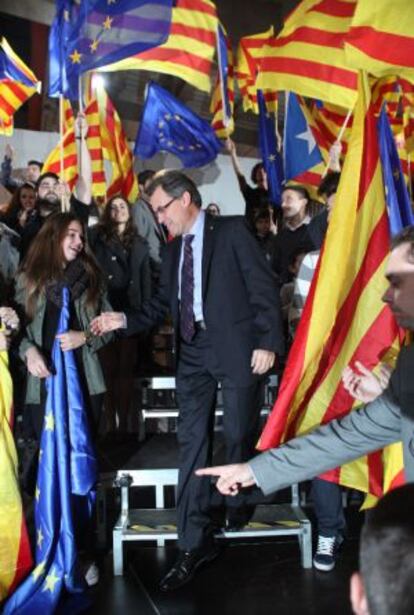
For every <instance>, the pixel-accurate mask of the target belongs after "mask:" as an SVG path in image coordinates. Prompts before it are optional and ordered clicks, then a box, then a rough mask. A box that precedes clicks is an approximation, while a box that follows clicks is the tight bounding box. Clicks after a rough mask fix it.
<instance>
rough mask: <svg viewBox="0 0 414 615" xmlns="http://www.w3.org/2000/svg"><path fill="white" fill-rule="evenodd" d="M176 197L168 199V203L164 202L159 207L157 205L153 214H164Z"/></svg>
mask: <svg viewBox="0 0 414 615" xmlns="http://www.w3.org/2000/svg"><path fill="white" fill-rule="evenodd" d="M177 199H178V197H177V196H175V197H174V198H172V199H171V201H168V203H165V205H160V207H158V208H157V209H156V210H155V209H154V214H155V215H156V216H157V217H158V216H159V215H160V214H164V213H165V212H166V211H167V209H168V208H169V206H170V205H172V204H173V203H174V201H176V200H177Z"/></svg>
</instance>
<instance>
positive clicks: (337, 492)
mask: <svg viewBox="0 0 414 615" xmlns="http://www.w3.org/2000/svg"><path fill="white" fill-rule="evenodd" d="M312 499H313V504H314V508H315V515H316V519H317V523H318V534H320V535H321V536H342V535H343V534H344V532H345V526H346V523H345V517H344V510H343V506H342V488H341V487H340V485H337V484H336V483H331V482H330V481H327V480H323V479H322V478H314V479H313V481H312Z"/></svg>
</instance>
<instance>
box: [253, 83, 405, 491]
mask: <svg viewBox="0 0 414 615" xmlns="http://www.w3.org/2000/svg"><path fill="white" fill-rule="evenodd" d="M376 122H377V120H376V117H375V115H374V113H373V110H372V105H370V91H369V88H368V86H367V80H366V78H365V77H363V76H361V81H360V88H359V96H358V102H357V106H356V109H355V114H354V123H353V128H352V134H351V138H350V141H349V149H348V154H347V156H346V158H345V164H344V167H343V170H342V176H341V181H340V184H339V187H338V192H337V195H336V200H335V207H334V209H333V212H332V217H331V221H330V223H329V227H328V231H327V235H326V238H325V243H324V247H323V249H322V253H321V257H320V259H319V264H318V267H317V270H316V272H315V276H314V278H313V281H312V285H311V289H310V293H309V295H308V299H307V301H306V304H305V308H304V312H303V316H302V318H301V321H300V323H299V327H298V329H297V333H296V337H295V340H294V342H293V345H292V348H291V351H290V354H289V357H288V361H287V365H286V369H285V372H284V375H283V379H282V383H281V387H280V392H279V395H278V398H277V400H276V403H275V406H274V408H273V412H272V413H271V415H270V417H269V420H268V422H267V424H266V426H265V429H264V431H263V433H262V436H261V438H260V443H259V448H260V449H261V450H265V449H268V448H270V447H273V446H277V445H278V444H280V443H281V442H284V441H287V440H289V439H291V438H292V437H294V436H295V435H299V434H303V433H306V432H308V431H310V430H312V429H313V428H314V427H315V426H317V425H320V424H323V423H327V422H329V421H330V420H332V419H334V418H338V417H341V416H343V415H345V414H347V413H348V412H349V411H351V410H352V408H353V407H354V406H356V405H358V403H357V402H354V400H353V399H352V397H351V396H350V395H349V394H348V392H347V391H346V390H345V389H344V387H343V385H342V381H341V374H342V371H343V369H344V368H345V366H347V365H349V364H351V365H353V364H354V363H355V361H356V360H359V361H361V362H362V363H363V364H364V365H366V366H367V367H368V368H369V369H375V368H376V367H378V365H379V363H380V362H382V361H384V362H387V363H390V364H392V363H393V361H394V360H395V358H396V355H397V354H398V351H399V347H400V343H401V341H402V332H401V330H399V328H398V326H397V324H396V322H395V319H394V317H393V315H392V313H391V311H390V309H389V307H388V306H387V305H385V304H384V303H383V302H382V300H381V298H382V295H383V293H384V291H385V289H386V287H387V282H386V279H385V277H384V271H385V264H386V261H387V257H388V254H389V249H390V230H389V221H388V215H387V209H386V204H385V197H384V187H383V177H382V172H381V163H380V156H379V147H378V136H377V124H376ZM392 451H393V452H392V454H391V453H390V452H389V450H387V452H386V453H385V455H383V454H382V453H381V452H377V453H374V454H372V455H369V456H366V457H363V458H361V459H360V460H358V461H356V462H353V463H350V464H347V465H345V466H343V467H342V468H339V469H336V470H333V471H332V472H329V473H328V474H327V475H324V478H328V479H329V480H333V481H335V482H339V483H340V484H342V485H345V486H349V487H353V488H356V489H359V490H361V491H364V492H366V493H370V494H373V495H374V496H377V497H378V496H380V495H382V493H383V490H384V465H383V462H384V459H387V460H388V459H391V458H392V460H394V461H393V463H395V465H394V466H393V467H394V469H396V471H395V472H394V475H393V476H392V477H391V478H390V477H389V474H387V476H388V478H387V480H388V482H390V483H391V482H394V480H397V482H398V480H401V476H402V472H401V470H402V467H403V465H402V448H401V445H393V447H392ZM387 463H388V461H387ZM389 463H391V461H390V462H389ZM396 475H398V478H396Z"/></svg>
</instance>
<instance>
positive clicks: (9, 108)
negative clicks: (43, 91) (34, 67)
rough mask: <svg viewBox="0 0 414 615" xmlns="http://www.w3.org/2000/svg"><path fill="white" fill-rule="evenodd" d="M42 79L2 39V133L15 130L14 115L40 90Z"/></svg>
mask: <svg viewBox="0 0 414 615" xmlns="http://www.w3.org/2000/svg"><path fill="white" fill-rule="evenodd" d="M40 86H41V84H40V81H38V79H37V77H36V76H35V74H34V73H33V72H32V71H31V70H30V68H29V67H28V66H26V64H25V63H24V62H23V60H21V59H20V58H19V56H18V55H17V54H16V53H15V52H14V51H13V49H12V48H11V47H10V45H9V43H8V42H7V40H6V39H5V38H4V37H3V38H2V39H1V40H0V133H1V134H11V133H12V132H13V121H12V120H13V116H14V114H15V113H16V111H17V110H18V109H20V107H21V106H22V105H23V103H25V102H26V100H28V99H29V98H30V97H31V96H33V94H35V93H36V92H40Z"/></svg>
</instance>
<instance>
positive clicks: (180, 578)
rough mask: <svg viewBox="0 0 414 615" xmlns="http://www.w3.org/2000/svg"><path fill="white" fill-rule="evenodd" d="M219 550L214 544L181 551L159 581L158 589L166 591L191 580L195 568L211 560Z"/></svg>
mask: <svg viewBox="0 0 414 615" xmlns="http://www.w3.org/2000/svg"><path fill="white" fill-rule="evenodd" d="M219 552H220V550H219V547H218V546H216V545H213V546H211V547H208V548H200V549H195V550H194V551H182V552H181V553H180V555H179V556H178V558H177V560H176V562H175V564H174V566H173V567H172V568H171V570H170V571H169V572H168V574H167V575H166V576H165V577H164V578H163V579H162V581H161V582H160V586H159V587H160V590H161V591H163V592H168V591H171V590H174V589H178V588H179V587H181V586H182V585H185V584H186V583H188V582H189V581H191V579H192V578H193V576H194V574H195V572H196V570H197V569H198V568H199V567H200V566H201V565H202V564H206V563H207V562H211V561H212V560H213V559H215V558H216V557H217V555H218V554H219Z"/></svg>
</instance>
